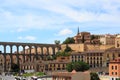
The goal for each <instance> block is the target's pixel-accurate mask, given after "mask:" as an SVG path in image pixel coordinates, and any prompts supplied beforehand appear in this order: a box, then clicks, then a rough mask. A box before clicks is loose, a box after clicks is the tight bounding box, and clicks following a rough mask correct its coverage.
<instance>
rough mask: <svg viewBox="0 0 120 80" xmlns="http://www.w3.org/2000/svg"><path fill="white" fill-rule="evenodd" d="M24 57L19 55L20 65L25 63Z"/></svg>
mask: <svg viewBox="0 0 120 80" xmlns="http://www.w3.org/2000/svg"><path fill="white" fill-rule="evenodd" d="M23 58H24V57H23V55H19V62H20V64H22V63H23Z"/></svg>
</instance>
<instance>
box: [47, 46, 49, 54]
mask: <svg viewBox="0 0 120 80" xmlns="http://www.w3.org/2000/svg"><path fill="white" fill-rule="evenodd" d="M47 55H49V47H47Z"/></svg>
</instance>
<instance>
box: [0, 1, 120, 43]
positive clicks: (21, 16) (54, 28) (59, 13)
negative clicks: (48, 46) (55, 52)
mask: <svg viewBox="0 0 120 80" xmlns="http://www.w3.org/2000/svg"><path fill="white" fill-rule="evenodd" d="M78 26H79V29H80V31H81V32H82V31H88V32H91V33H92V34H107V33H111V34H115V33H120V0H0V41H8V42H34V43H54V40H60V41H61V42H62V41H63V40H65V38H67V37H72V36H74V35H76V33H77V28H78Z"/></svg>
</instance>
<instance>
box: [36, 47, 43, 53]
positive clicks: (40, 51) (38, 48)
mask: <svg viewBox="0 0 120 80" xmlns="http://www.w3.org/2000/svg"><path fill="white" fill-rule="evenodd" d="M37 53H38V54H42V50H41V47H39V46H38V47H37Z"/></svg>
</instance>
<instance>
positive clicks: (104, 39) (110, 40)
mask: <svg viewBox="0 0 120 80" xmlns="http://www.w3.org/2000/svg"><path fill="white" fill-rule="evenodd" d="M115 37H116V36H115V35H110V34H106V35H101V36H100V43H101V44H103V45H115Z"/></svg>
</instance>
